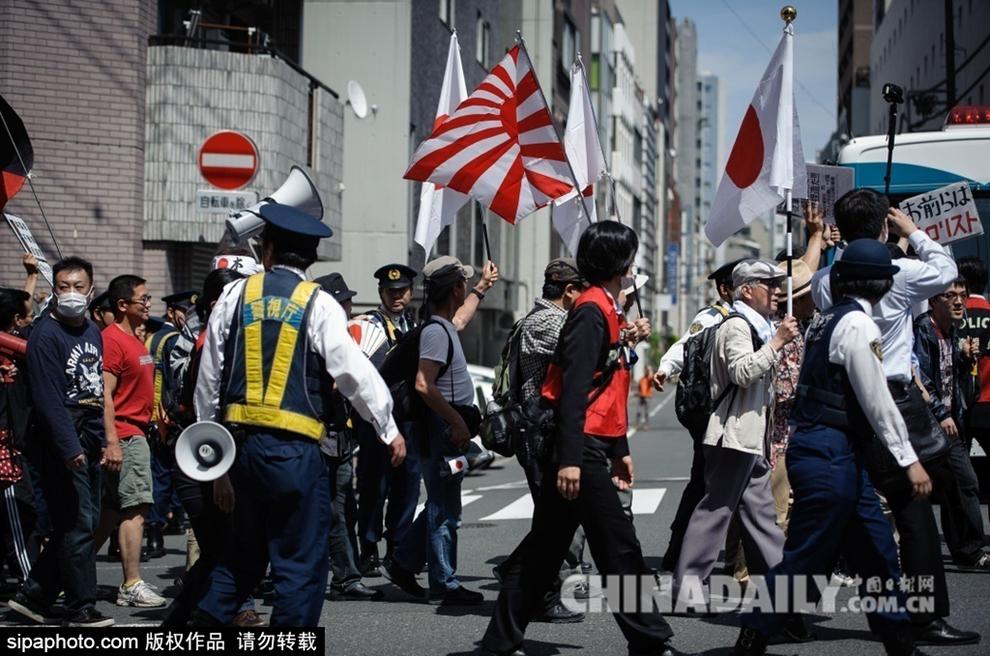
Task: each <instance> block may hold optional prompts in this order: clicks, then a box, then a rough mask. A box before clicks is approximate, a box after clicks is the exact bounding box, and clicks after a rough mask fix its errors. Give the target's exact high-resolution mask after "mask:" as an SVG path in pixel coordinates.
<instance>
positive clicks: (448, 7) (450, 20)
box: [440, 0, 454, 29]
mask: <svg viewBox="0 0 990 656" xmlns="http://www.w3.org/2000/svg"><path fill="white" fill-rule="evenodd" d="M440 21H441V22H442V23H443V24H444V25H446V26H447V27H449V28H451V29H453V27H454V0H440Z"/></svg>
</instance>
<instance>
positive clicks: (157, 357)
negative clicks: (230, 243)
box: [144, 290, 199, 558]
mask: <svg viewBox="0 0 990 656" xmlns="http://www.w3.org/2000/svg"><path fill="white" fill-rule="evenodd" d="M197 296H199V292H197V291H193V290H187V291H182V292H177V293H175V294H170V295H168V296H162V300H163V301H165V322H164V323H163V324H162V326H161V328H159V329H158V330H157V331H156V332H155V333H154V334H153V335H151V336H150V337H148V340H147V342H145V348H147V349H148V353H150V354H151V357H152V359H153V360H154V362H155V397H154V405H153V406H152V408H153V410H152V412H153V414H152V417H154V419H155V424H156V426H157V425H159V417H158V409H159V403H160V402H161V400H162V390H163V389H164V388H165V387H166V386H167V387H169V388H172V387H173V386H174V385H175V384H176V381H174V380H173V379H172V376H171V375H170V374H169V361H170V359H171V355H172V348H173V347H174V346H175V343H176V341H178V339H179V335H180V333H181V331H182V328H183V326H185V324H186V312H188V311H189V308H191V307H192V306H193V304H194V303H195V302H196V297H197ZM155 433H157V430H156V431H155ZM153 437H154V438H155V439H153V441H152V450H151V474H152V476H153V477H154V490H153V492H154V500H155V502H154V504H152V506H151V510H150V511H149V512H148V521H147V523H146V524H145V531H144V533H145V535H146V536H147V538H148V543H147V551H148V556H150V557H151V558H161V557H162V556H164V555H165V539H164V538H163V537H162V529H163V528H164V526H165V524H166V523H167V522H168V512H169V506H170V505H171V501H172V465H173V464H174V463H173V462H172V461H173V460H174V457H175V454H174V452H173V451H172V449H159V448H155V447H158V446H161V440H160V435H154V436H153ZM176 505H178V504H176Z"/></svg>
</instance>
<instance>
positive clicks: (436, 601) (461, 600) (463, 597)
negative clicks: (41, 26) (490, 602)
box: [430, 585, 485, 606]
mask: <svg viewBox="0 0 990 656" xmlns="http://www.w3.org/2000/svg"><path fill="white" fill-rule="evenodd" d="M484 600H485V595H483V594H481V593H480V592H475V591H473V590H468V589H467V588H465V587H464V586H463V585H459V586H457V587H456V588H454V589H453V590H447V591H446V592H441V593H440V594H430V603H431V604H433V605H434V606H475V605H477V604H480V603H481V602H483V601H484Z"/></svg>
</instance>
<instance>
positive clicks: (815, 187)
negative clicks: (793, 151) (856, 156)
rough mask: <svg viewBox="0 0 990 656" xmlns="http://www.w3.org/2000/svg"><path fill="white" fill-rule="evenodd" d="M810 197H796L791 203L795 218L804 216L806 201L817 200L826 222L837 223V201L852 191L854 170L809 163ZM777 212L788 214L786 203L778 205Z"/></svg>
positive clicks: (792, 213)
mask: <svg viewBox="0 0 990 656" xmlns="http://www.w3.org/2000/svg"><path fill="white" fill-rule="evenodd" d="M807 166H808V198H795V199H794V200H793V202H792V203H791V207H792V212H791V216H792V217H793V218H795V219H803V218H804V210H803V206H804V203H805V201H808V200H810V201H812V202H816V203H818V204H819V205H821V206H822V209H823V210H824V211H825V222H826V223H830V224H832V225H835V201H837V200H838V199H839V198H841V197H842V195H843V194H844V193H846V192H847V191H852V188H853V186H854V184H855V181H854V179H853V173H854V172H853V170H852V169H851V168H849V167H848V166H825V165H823V164H808V165H807ZM777 214H781V215H785V214H787V208H786V206H785V205H784V203H781V204H780V205H778V206H777Z"/></svg>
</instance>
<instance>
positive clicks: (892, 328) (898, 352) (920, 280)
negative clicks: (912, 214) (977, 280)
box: [811, 230, 958, 383]
mask: <svg viewBox="0 0 990 656" xmlns="http://www.w3.org/2000/svg"><path fill="white" fill-rule="evenodd" d="M909 241H910V243H911V246H912V247H913V248H914V250H915V251H917V253H918V256H919V257H920V258H921V260H920V261H918V260H911V259H908V258H901V259H899V260H894V262H893V263H894V264H895V265H896V266H898V267H899V268H900V271H898V272H897V274H895V275H894V286H893V287H892V288H891V290H890V291H889V292H887V294H886V295H884V297H883V298H882V299H881V300H880V303H879V304H878V305H877V306H876V307H875V308H873V319H874V320H875V321H876V322H877V326H879V327H880V333H881V334H882V335H883V353H884V357H883V369H884V371H885V372H886V373H887V378H888V379H890V380H895V381H898V382H901V383H908V382H910V381H911V352H912V347H913V345H914V321H913V320H914V317H913V311H912V306H914V305H916V304H917V303H921V302H922V301H927V300H928V299H929V298H932V297H933V296H936V295H937V294H941V293H942V292H944V291H945V290H946V289H948V287H949V285H951V284H952V283H953V281H955V279H956V277H957V276H958V269H957V268H956V263H955V261H954V260H953V259H952V257H951V256H950V255H949V254H948V253H946V252H945V250H944V249H943V248H942V247H941V246H940V245H939V244H938V243H936V242H935V241H933V240H932V239H931V238H930V237H929V236H928V235H926V234H925V233H924V232H923V231H921V230H916V231H915V232H913V233H911V237H910V238H909ZM841 257H842V252H841V251H840V252H839V253H838V254H836V259H840V258H841ZM830 270H831V267H826V268H824V269H821V270H819V271H818V272H817V273H816V274H815V277H814V279H813V280H812V282H811V294H812V296H813V297H814V299H815V305H817V306H818V307H819V308H821V309H823V310H827V309H828V308H830V307H831V306H832V290H831V287H830V282H829V271H830Z"/></svg>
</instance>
